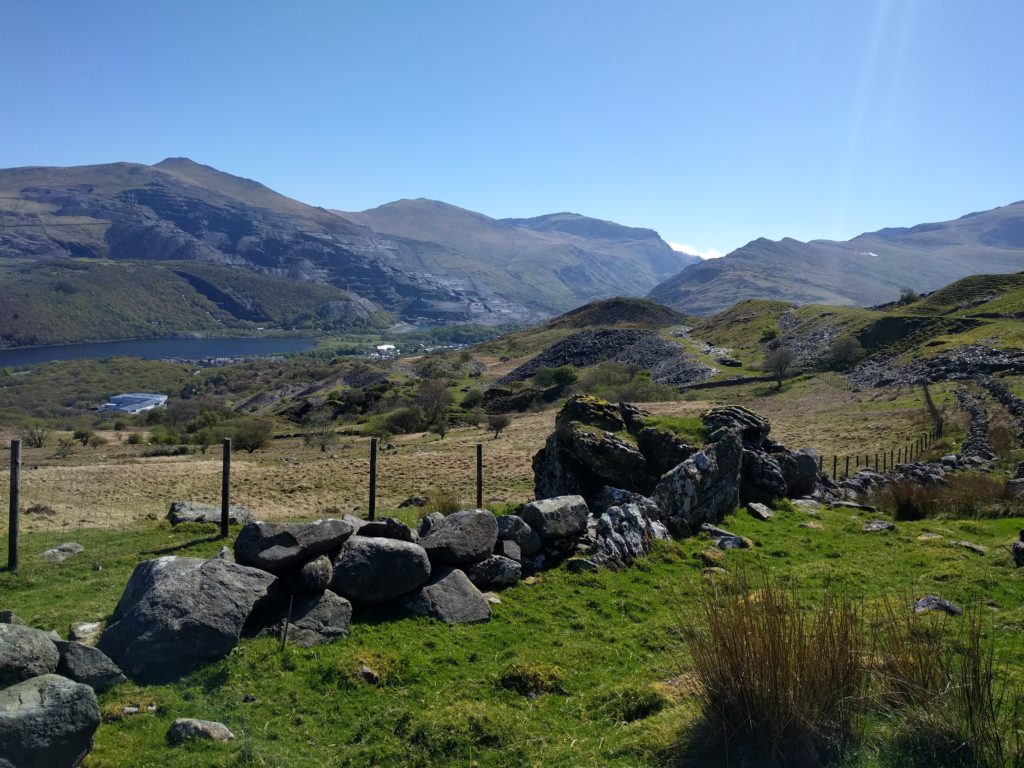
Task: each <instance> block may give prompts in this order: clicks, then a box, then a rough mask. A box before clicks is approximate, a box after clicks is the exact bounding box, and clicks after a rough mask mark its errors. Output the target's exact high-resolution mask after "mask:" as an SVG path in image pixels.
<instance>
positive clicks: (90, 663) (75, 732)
mask: <svg viewBox="0 0 1024 768" xmlns="http://www.w3.org/2000/svg"><path fill="white" fill-rule="evenodd" d="M2 619H3V621H2V622H0V766H4V767H6V766H11V767H13V768H72V767H73V766H76V765H78V764H79V763H80V762H81V761H82V759H83V758H84V757H85V755H86V754H87V753H88V752H89V750H90V749H91V748H92V738H93V734H94V733H95V732H96V728H97V727H99V724H100V708H99V703H98V702H97V699H96V693H97V692H99V691H103V690H106V689H107V688H109V687H110V686H112V685H115V684H117V683H120V682H123V681H124V680H125V676H124V675H123V674H122V672H121V670H120V669H119V668H118V667H117V665H116V664H114V662H112V661H111V660H110V659H109V658H107V656H105V655H104V654H103V653H102V652H101V651H99V650H97V649H96V648H92V647H89V646H88V645H84V644H82V643H78V642H74V641H67V642H65V641H63V640H60V639H59V637H56V636H55V635H54V634H53V633H48V632H43V631H42V630H40V629H34V628H32V627H27V626H24V625H23V624H22V623H21V622H20V621H19V620H18V618H17V617H16V616H15V615H14V614H13V613H11V612H10V611H4V612H3V616H2Z"/></svg>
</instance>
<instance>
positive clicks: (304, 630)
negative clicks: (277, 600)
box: [258, 592, 352, 648]
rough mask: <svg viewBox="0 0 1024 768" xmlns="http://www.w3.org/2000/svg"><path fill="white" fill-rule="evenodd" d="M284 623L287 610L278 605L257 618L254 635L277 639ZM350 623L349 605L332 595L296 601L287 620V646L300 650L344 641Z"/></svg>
mask: <svg viewBox="0 0 1024 768" xmlns="http://www.w3.org/2000/svg"><path fill="white" fill-rule="evenodd" d="M286 620H288V606H287V604H285V605H280V604H279V605H278V606H277V608H276V610H275V611H273V612H272V613H269V614H265V615H264V616H262V617H261V621H260V623H261V624H262V625H263V626H262V627H261V628H260V630H259V632H258V634H261V635H271V636H273V637H280V636H281V633H282V632H283V631H284V623H285V621H286ZM351 623H352V603H350V602H349V601H348V600H346V599H345V598H344V597H341V596H339V595H336V594H334V593H333V592H324V593H323V594H320V595H311V596H308V597H303V598H298V599H296V600H295V601H294V602H293V604H292V613H291V619H290V620H288V642H290V643H292V644H294V645H297V646H299V647H300V648H312V647H313V646H314V645H323V644H324V643H331V642H334V641H335V640H339V639H341V638H343V637H348V628H349V625H350V624H351Z"/></svg>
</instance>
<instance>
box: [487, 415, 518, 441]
mask: <svg viewBox="0 0 1024 768" xmlns="http://www.w3.org/2000/svg"><path fill="white" fill-rule="evenodd" d="M511 424H512V416H511V415H509V414H507V413H492V414H491V415H490V416H488V417H487V428H488V429H489V430H491V431H492V432H493V433H494V439H495V440H497V439H498V435H500V434H501V432H502V430H505V429H507V428H508V427H509V426H511Z"/></svg>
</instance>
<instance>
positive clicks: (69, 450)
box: [53, 437, 78, 459]
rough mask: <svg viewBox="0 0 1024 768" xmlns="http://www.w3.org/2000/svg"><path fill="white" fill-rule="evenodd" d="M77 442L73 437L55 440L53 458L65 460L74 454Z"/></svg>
mask: <svg viewBox="0 0 1024 768" xmlns="http://www.w3.org/2000/svg"><path fill="white" fill-rule="evenodd" d="M77 444H78V441H77V440H75V439H74V438H73V437H61V438H59V439H58V440H57V448H56V449H55V450H54V452H53V455H54V458H57V459H66V458H67V457H68V456H70V455H71V454H73V453H74V452H75V446H76V445H77Z"/></svg>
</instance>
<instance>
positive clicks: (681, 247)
mask: <svg viewBox="0 0 1024 768" xmlns="http://www.w3.org/2000/svg"><path fill="white" fill-rule="evenodd" d="M666 242H668V241H666ZM669 247H671V248H672V250H673V251H679V253H686V254H689V255H690V256H698V257H700V258H702V259H717V258H720V257H721V256H722V252H721V251H717V250H715V249H714V248H708V249H707V250H706V251H702V250H700V249H699V248H697V247H696V246H693V245H686V244H685V243H669Z"/></svg>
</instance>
